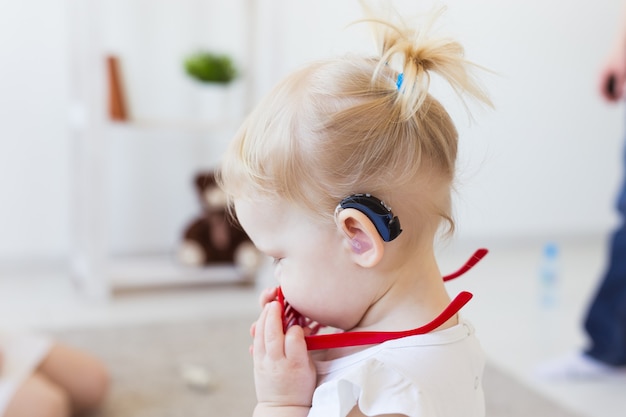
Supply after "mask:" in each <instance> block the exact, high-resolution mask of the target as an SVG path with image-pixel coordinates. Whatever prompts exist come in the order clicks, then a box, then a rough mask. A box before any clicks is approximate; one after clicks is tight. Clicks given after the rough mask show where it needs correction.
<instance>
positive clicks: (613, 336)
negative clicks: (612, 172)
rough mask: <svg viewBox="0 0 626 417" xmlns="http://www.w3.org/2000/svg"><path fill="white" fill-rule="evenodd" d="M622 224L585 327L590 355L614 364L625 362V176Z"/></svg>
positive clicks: (613, 239) (620, 200) (615, 234)
mask: <svg viewBox="0 0 626 417" xmlns="http://www.w3.org/2000/svg"><path fill="white" fill-rule="evenodd" d="M617 209H618V211H619V213H620V221H621V225H620V226H619V227H618V228H617V229H616V230H615V231H614V232H613V235H612V237H611V246H610V250H609V259H608V265H607V269H606V272H605V275H604V278H603V279H602V281H601V282H600V285H599V286H598V289H597V291H596V294H595V297H594V298H593V299H592V302H591V305H590V307H589V311H588V312H587V317H586V319H585V330H586V331H587V334H588V335H589V338H590V341H591V344H590V347H589V349H588V350H587V351H586V352H585V353H586V354H587V355H588V356H591V357H592V358H594V359H597V360H599V361H601V362H603V363H606V364H608V365H614V366H622V365H626V178H625V179H624V183H623V184H622V189H621V191H620V194H619V198H618V200H617Z"/></svg>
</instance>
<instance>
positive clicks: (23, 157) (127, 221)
mask: <svg viewBox="0 0 626 417" xmlns="http://www.w3.org/2000/svg"><path fill="white" fill-rule="evenodd" d="M223 3H225V2H223ZM230 3H231V2H229V3H227V4H230ZM232 3H236V2H232ZM396 3H397V4H398V8H399V9H400V10H401V11H403V12H405V13H407V14H411V12H410V10H412V7H413V4H414V3H416V2H415V1H409V0H404V1H397V2H396ZM428 3H430V2H428ZM445 3H446V4H448V6H449V8H448V12H447V14H446V15H445V16H444V19H443V20H442V24H441V28H442V31H443V32H445V33H451V34H453V35H455V36H458V37H459V38H460V39H461V40H462V42H463V43H464V44H465V46H466V50H467V56H468V58H470V59H471V60H474V61H476V62H478V63H480V64H482V65H484V66H486V67H488V68H490V69H491V70H493V71H494V72H495V73H497V75H487V76H485V77H483V79H484V81H485V84H486V86H487V88H488V89H489V90H490V92H491V94H492V97H493V100H494V102H495V105H496V109H495V111H487V110H480V109H477V110H475V111H474V113H473V114H474V118H475V120H476V121H475V123H473V124H470V123H468V119H467V117H466V116H465V114H464V113H462V112H461V111H460V108H459V106H458V104H457V103H456V101H454V100H451V98H450V97H449V94H448V93H447V91H446V90H443V89H440V90H439V89H437V90H436V92H437V93H440V94H441V96H440V98H441V99H442V101H444V103H449V104H450V106H451V108H452V113H453V116H454V118H455V120H456V121H457V124H458V127H459V130H460V133H461V149H462V154H461V159H460V163H459V168H460V174H461V175H460V181H459V187H458V188H459V193H458V198H457V213H458V215H457V217H458V223H459V224H458V226H459V233H460V236H461V237H464V238H470V239H477V240H486V239H491V238H494V237H516V236H541V237H546V238H552V237H554V236H557V235H563V234H585V233H602V232H606V231H607V230H608V229H609V228H610V227H611V226H612V225H613V224H614V222H615V216H614V214H613V211H612V203H613V200H614V193H615V192H616V191H617V187H618V184H619V180H620V178H621V165H620V164H621V153H622V128H623V121H622V120H623V114H622V113H623V106H621V105H620V106H613V107H611V106H608V105H605V104H604V103H602V102H601V100H600V99H599V97H598V95H597V93H596V75H597V72H598V69H599V66H600V63H601V61H602V59H603V58H604V56H605V54H606V53H607V52H608V49H609V44H610V42H611V41H612V36H613V35H614V33H615V31H616V27H617V19H618V17H617V16H618V15H619V14H620V13H621V6H620V3H621V2H620V1H619V0H606V1H603V2H597V1H591V0H586V1H581V2H577V3H576V7H572V6H571V3H570V2H566V1H565V0H558V1H557V0H555V1H551V2H545V1H538V0H528V1H521V0H515V1H512V0H511V1H506V2H503V1H500V0H474V1H467V0H449V1H447V2H445ZM106 4H108V6H106V7H105V11H106V13H105V14H103V19H109V21H111V20H112V21H114V22H115V25H116V26H114V27H113V29H114V30H109V31H106V32H105V33H104V35H103V43H104V45H105V46H106V47H107V48H110V49H114V50H115V51H114V52H118V53H120V54H122V55H123V56H126V57H133V58H134V59H135V60H134V61H132V60H131V64H129V65H130V68H127V73H126V75H127V76H128V78H129V80H130V82H129V84H131V85H130V86H129V94H130V95H131V97H130V101H131V105H132V106H133V110H134V111H135V113H139V114H140V115H142V116H146V117H148V116H154V115H157V116H158V117H169V116H176V117H178V116H180V115H181V112H182V113H185V112H186V111H192V110H190V109H191V108H190V107H189V96H188V94H187V95H185V94H183V93H181V91H182V90H183V89H184V88H190V87H189V86H190V84H189V83H188V80H186V79H185V78H184V77H182V76H181V75H180V74H176V73H175V71H174V70H173V67H171V68H169V69H166V65H167V63H168V62H171V63H173V62H178V61H179V60H180V58H181V53H183V52H184V51H185V50H186V49H187V47H189V48H195V47H196V46H197V45H195V44H194V45H192V43H194V42H193V40H194V39H195V38H194V36H195V35H194V34H195V33H197V34H199V33H205V32H202V31H203V29H202V20H201V19H200V20H199V19H198V14H193V13H191V14H190V13H189V11H188V10H182V11H179V12H175V13H174V12H173V11H174V10H175V6H174V5H182V6H185V7H189V8H195V9H194V10H196V11H197V10H202V11H203V13H209V12H210V11H211V10H212V9H211V8H208V9H206V8H204V9H203V7H206V5H204V6H203V4H202V0H185V1H176V2H175V1H173V0H170V1H167V0H160V1H145V0H126V1H125V2H119V1H117V2H114V1H109V2H108V3H106ZM116 4H117V6H119V5H120V4H125V6H124V7H125V9H124V10H126V11H129V10H130V11H131V12H132V13H130V14H124V13H122V14H119V10H118V11H116V9H115V7H116ZM220 7H227V9H228V10H229V12H227V13H226V14H224V15H223V16H224V17H223V18H222V19H221V23H222V24H223V23H224V22H228V24H227V25H223V26H220V27H232V28H233V33H239V32H237V31H238V30H240V29H241V25H242V22H241V20H240V19H238V18H236V17H235V16H236V14H235V13H232V10H231V9H230V7H231V6H226V5H224V4H222V5H220ZM256 7H257V12H258V29H259V32H258V34H257V36H256V37H255V43H256V46H257V51H256V54H255V57H256V58H257V65H256V66H255V67H254V68H252V69H247V70H254V74H255V75H256V77H257V81H258V83H257V85H258V88H257V90H256V93H257V94H256V96H258V95H260V94H263V93H265V92H266V91H267V90H268V89H269V88H270V86H271V85H272V84H273V83H274V82H276V81H277V80H278V79H279V78H280V77H282V76H283V75H284V74H285V73H287V72H288V71H290V70H292V69H293V68H294V67H296V66H299V65H301V64H302V63H304V62H306V61H308V60H310V59H314V58H318V57H326V56H329V55H332V54H337V53H342V52H343V51H345V50H348V49H354V48H357V49H363V50H367V51H373V47H372V46H371V45H370V43H369V41H370V39H369V37H368V35H367V32H366V28H365V27H361V28H360V27H351V28H348V29H345V28H344V26H345V25H346V24H347V23H349V22H351V21H352V20H354V19H356V18H359V17H360V16H361V14H360V11H359V7H358V2H356V0H355V1H342V2H336V1H332V0H323V1H316V2H305V1H303V0H298V1H294V0H260V1H258V2H257V3H256ZM107 13H108V14H107ZM116 13H118V14H116ZM133 13H134V14H133ZM121 16H125V17H124V18H123V19H122V17H121ZM221 16H222V15H221ZM566 16H567V17H566ZM190 17H193V19H191V20H192V22H193V24H189V20H188V19H190ZM67 19H68V17H67V4H66V0H23V1H19V2H17V1H3V2H1V3H0V63H1V65H0V122H1V123H0V195H1V196H2V197H0V260H15V259H47V258H53V259H54V258H63V257H65V256H66V255H67V254H68V251H69V244H70V238H69V230H70V226H71V212H70V205H69V201H70V192H71V190H70V155H71V153H70V152H71V149H70V141H69V138H68V129H67V123H66V120H67V102H68V93H67V91H68V85H69V80H68V77H69V75H68V74H69V59H68V54H69V52H70V51H69V50H68V46H69V44H70V42H69V40H68V39H67V37H68V35H67V26H68V21H67ZM229 19H230V20H229ZM138 22H139V23H140V24H137V23H138ZM159 22H162V23H159ZM156 24H162V25H163V27H160V26H155V25H156ZM133 28H134V29H133ZM199 28H200V29H199ZM131 29H132V30H131ZM135 30H136V31H135ZM237 36H239V35H232V36H230V37H229V38H233V37H234V38H235V39H238V38H237ZM126 41H128V42H126ZM159 51H161V53H162V55H159ZM238 53H240V52H237V54H238ZM138 57H144V58H141V60H140V59H139V58H138ZM142 60H143V61H146V62H149V63H150V64H151V65H152V68H155V71H150V72H149V75H146V74H147V73H146V71H145V69H144V68H142V67H141V62H143V61H142ZM155 60H157V61H155ZM127 62H128V60H127ZM132 62H135V63H134V64H132ZM155 62H158V63H159V64H158V66H155ZM168 71H169V72H168ZM141 74H144V75H141ZM151 77H152V78H151ZM176 77H180V78H176ZM156 82H158V83H160V86H159V89H158V90H156V91H155V89H154V85H155V83H156ZM158 93H160V95H159V94H158ZM159 97H166V98H167V99H165V100H163V99H161V98H159ZM256 98H258V97H255V99H256ZM172 135H173V136H175V138H174V139H172V138H166V137H165V136H168V135H154V136H153V137H146V135H144V134H139V135H136V134H135V136H139V138H135V139H132V138H131V140H126V139H125V138H126V137H125V136H124V135H119V137H116V138H113V142H112V143H113V146H112V151H113V157H114V158H113V160H114V161H115V164H113V167H114V168H115V169H114V170H113V172H112V173H111V174H110V175H109V177H108V178H109V181H110V190H109V193H110V194H109V197H110V198H111V209H110V211H111V215H112V216H113V217H112V219H111V230H110V232H111V241H112V245H113V249H114V250H115V251H118V252H120V251H121V252H126V251H146V250H148V251H153V250H168V249H169V248H170V247H171V246H172V245H173V244H175V241H176V239H177V236H178V233H179V229H180V228H182V227H183V225H184V222H185V221H186V220H188V219H189V218H190V217H191V216H193V215H194V213H195V211H196V210H197V207H196V202H195V200H194V195H193V191H192V190H191V188H190V182H189V180H190V178H189V177H190V175H191V174H192V172H193V171H194V170H195V169H196V168H200V167H202V166H209V165H211V164H212V163H213V161H214V160H215V159H216V155H217V154H218V153H219V152H220V151H221V148H222V147H223V142H224V141H223V138H209V140H208V141H207V142H204V141H203V139H202V138H197V137H196V136H194V135H189V134H186V133H184V132H183V133H180V134H179V135H177V134H175V133H174V134H171V133H170V134H169V136H172ZM147 136H150V134H148V135H147ZM120 144H121V145H120ZM130 156H132V158H131V157H130ZM168 197H169V198H168ZM148 213H151V218H150V223H147V222H146V221H145V219H146V215H147V214H148Z"/></svg>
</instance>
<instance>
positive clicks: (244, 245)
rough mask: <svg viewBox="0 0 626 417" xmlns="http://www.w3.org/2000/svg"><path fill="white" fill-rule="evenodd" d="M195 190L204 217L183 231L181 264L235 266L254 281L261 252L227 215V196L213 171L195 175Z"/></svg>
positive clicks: (235, 220)
mask: <svg viewBox="0 0 626 417" xmlns="http://www.w3.org/2000/svg"><path fill="white" fill-rule="evenodd" d="M194 184H195V189H196V192H197V195H198V198H199V200H200V204H201V206H202V214H201V215H200V216H198V217H197V218H196V219H194V220H193V221H191V222H190V223H189V224H188V225H187V227H186V228H185V229H184V232H183V235H182V242H181V244H180V247H179V248H178V253H177V257H178V259H179V261H180V262H181V263H182V264H184V265H188V266H195V267H202V266H207V265H212V264H232V265H235V267H237V269H238V271H239V272H240V273H242V274H243V276H244V277H245V278H248V279H250V278H253V277H254V275H255V273H256V272H257V269H258V267H259V264H260V252H259V251H258V250H257V249H256V248H255V246H254V244H253V243H252V241H251V240H250V238H249V237H248V235H247V234H246V232H245V231H244V230H243V229H242V228H241V226H240V225H239V223H238V222H237V219H236V218H235V217H234V216H231V215H230V214H229V213H228V210H227V207H226V204H227V202H226V194H225V193H224V192H223V191H222V189H221V188H220V187H219V186H218V185H217V183H216V181H215V173H214V172H213V171H203V172H199V173H197V174H196V176H195V179H194Z"/></svg>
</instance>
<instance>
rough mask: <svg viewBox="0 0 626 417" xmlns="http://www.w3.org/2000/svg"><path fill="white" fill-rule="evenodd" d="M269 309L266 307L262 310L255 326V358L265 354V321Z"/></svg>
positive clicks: (253, 344)
mask: <svg viewBox="0 0 626 417" xmlns="http://www.w3.org/2000/svg"><path fill="white" fill-rule="evenodd" d="M267 310H268V308H267V307H266V308H264V309H263V311H261V315H260V316H259V319H258V320H257V322H256V325H255V326H254V340H253V343H252V346H253V347H254V357H255V359H256V358H260V357H262V356H264V355H265V321H266V317H267Z"/></svg>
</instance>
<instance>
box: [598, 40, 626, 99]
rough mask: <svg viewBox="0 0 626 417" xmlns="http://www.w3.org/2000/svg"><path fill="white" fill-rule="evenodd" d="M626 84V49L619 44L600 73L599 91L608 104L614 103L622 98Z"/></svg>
mask: <svg viewBox="0 0 626 417" xmlns="http://www.w3.org/2000/svg"><path fill="white" fill-rule="evenodd" d="M625 82H626V47H625V46H624V45H622V43H619V45H618V46H617V47H615V48H614V49H613V51H612V52H611V54H610V55H609V57H608V59H607V61H606V63H605V64H604V66H603V68H602V70H601V71H600V78H599V85H598V88H599V91H600V94H601V95H602V97H603V98H604V99H605V100H607V101H609V102H616V101H618V100H620V99H621V98H622V97H623V96H624V83H625Z"/></svg>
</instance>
